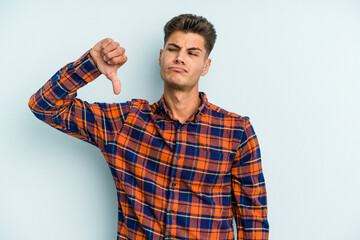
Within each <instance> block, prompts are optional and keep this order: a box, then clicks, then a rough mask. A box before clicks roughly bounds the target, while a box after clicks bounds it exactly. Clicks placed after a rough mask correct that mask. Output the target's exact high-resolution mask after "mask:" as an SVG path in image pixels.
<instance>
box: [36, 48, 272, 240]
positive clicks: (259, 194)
mask: <svg viewBox="0 0 360 240" xmlns="http://www.w3.org/2000/svg"><path fill="white" fill-rule="evenodd" d="M99 75H100V72H99V71H98V70H97V69H96V67H95V66H94V65H93V64H92V63H91V61H90V60H89V52H87V53H86V54H84V55H83V56H82V57H81V58H80V59H78V60H77V61H75V62H72V63H69V64H67V65H66V66H65V67H63V68H62V69H60V70H59V71H58V72H57V73H56V74H55V75H54V76H53V77H52V78H51V79H50V80H49V81H48V82H46V83H45V85H44V86H43V87H42V88H41V89H40V90H39V91H38V92H36V93H35V94H34V95H33V96H32V97H31V98H30V101H29V106H30V108H31V110H32V112H33V113H34V114H35V116H36V117H37V118H39V119H40V120H42V121H44V122H46V123H47V124H49V125H51V126H53V127H55V128H57V129H59V130H60V131H63V132H65V133H67V134H69V135H71V136H74V137H77V138H79V139H82V140H84V141H86V142H89V143H91V144H93V145H95V146H97V147H98V148H99V149H100V150H101V152H102V153H103V155H104V157H105V159H106V161H107V163H108V165H109V167H110V170H111V173H112V176H113V178H114V182H115V185H116V189H117V196H118V204H119V205H118V206H119V207H118V209H119V211H118V234H117V236H118V237H117V239H149V240H150V239H154V240H158V239H159V240H160V239H211V240H214V239H220V240H225V239H234V230H233V224H232V220H233V217H235V220H236V224H237V236H238V237H237V238H238V239H248V240H250V239H252V240H254V239H258V240H260V239H262V240H264V239H268V221H267V205H266V204H267V203H266V189H265V182H264V177H263V172H262V167H261V157H260V150H259V145H258V141H257V137H256V135H255V133H254V129H253V127H252V125H251V124H250V122H249V118H247V117H241V116H239V115H236V114H233V113H229V112H227V111H225V110H223V109H221V108H219V107H217V106H215V105H213V104H211V103H209V102H208V101H207V98H206V96H205V94H204V93H200V95H199V96H200V98H201V100H202V103H201V106H200V107H199V109H198V110H197V111H196V112H195V113H194V114H193V115H192V116H190V118H189V119H188V120H187V121H186V122H185V123H183V124H182V123H180V122H179V121H178V120H176V119H174V117H173V115H172V113H171V111H170V110H169V109H168V108H167V106H166V105H165V102H164V98H163V97H162V98H161V99H160V100H159V101H158V102H156V103H154V104H151V105H150V104H149V103H148V102H147V101H145V100H132V101H128V102H126V103H121V104H120V103H114V104H106V103H93V104H89V103H87V102H85V101H82V100H80V99H78V98H76V95H77V93H76V91H77V90H78V89H79V88H80V87H82V86H84V85H86V84H87V83H89V82H91V81H93V80H94V79H95V78H97V77H98V76H99ZM235 231H236V230H235Z"/></svg>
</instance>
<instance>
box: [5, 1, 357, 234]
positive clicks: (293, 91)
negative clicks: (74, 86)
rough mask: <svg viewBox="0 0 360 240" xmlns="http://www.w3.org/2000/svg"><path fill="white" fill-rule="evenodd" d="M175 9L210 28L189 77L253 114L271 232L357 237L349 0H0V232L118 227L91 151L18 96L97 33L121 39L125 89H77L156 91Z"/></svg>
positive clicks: (353, 6) (85, 95) (128, 94)
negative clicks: (203, 70)
mask: <svg viewBox="0 0 360 240" xmlns="http://www.w3.org/2000/svg"><path fill="white" fill-rule="evenodd" d="M181 13H195V14H198V15H203V16H205V17H207V18H208V19H209V20H210V21H211V22H212V23H213V24H214V25H215V27H216V30H217V33H218V40H217V43H216V45H215V48H214V50H213V52H212V54H211V55H210V57H211V58H212V65H211V68H210V71H209V73H208V75H206V76H205V77H203V78H202V79H201V80H200V89H201V90H202V91H205V92H206V93H207V95H208V99H209V101H211V102H213V103H215V104H217V105H219V106H221V107H223V108H225V109H227V110H229V111H232V112H236V113H238V114H241V115H246V116H249V117H250V118H251V122H252V124H253V125H254V128H255V131H256V133H257V135H258V137H259V141H260V146H261V150H262V157H263V168H264V173H265V179H266V184H267V189H268V203H269V221H270V239H273V240H289V239H291V240H304V239H316V240H322V239H324V240H325V239H326V240H338V239H342V240H353V239H358V238H359V235H360V227H359V226H360V220H359V215H360V208H359V205H358V199H359V197H360V194H359V187H358V183H359V180H360V179H359V177H358V176H359V173H358V172H359V167H360V161H359V160H360V159H359V154H358V151H357V149H358V147H359V143H360V140H359V136H360V127H359V122H360V110H359V103H360V101H359V100H360V97H359V90H360V45H359V43H360V31H359V30H360V2H359V1H356V0H353V1H351V0H328V1H325V0H323V1H321V0H311V1H310V0H305V1H289V0H287V1H285V0H283V1H282V0H273V1H265V0H257V1H244V0H240V1H235V0H232V1H223V2H220V1H211V0H207V1H202V0H201V1H190V0H183V1H165V0H158V1H156V0H154V1H145V0H142V1H131V2H130V1H91V0H89V1H69V0H66V1H57V2H55V1H54V2H51V1H45V0H39V1H19V0H14V1H6V2H5V1H2V2H1V3H0V48H1V52H0V81H1V88H0V104H1V105H0V106H1V118H0V133H1V139H0V146H1V151H0V239H1V240H18V239H28V240H48V239H52V240H58V239H59V240H60V239H76V240H82V239H84V240H85V239H86V240H98V239H109V240H112V239H116V221H117V219H116V218H117V202H116V192H115V187H114V184H113V181H112V178H111V174H110V170H109V169H108V167H107V165H106V163H105V161H104V159H103V157H102V155H101V153H100V151H99V150H97V149H96V148H95V147H93V146H91V145H89V144H87V143H84V142H81V141H79V140H77V139H75V138H72V137H70V136H67V135H65V134H62V133H60V132H59V131H56V130H54V129H51V128H50V127H49V126H47V125H45V124H43V123H41V122H40V121H38V120H37V119H36V118H35V117H34V116H33V115H32V114H31V112H30V110H29V109H28V107H27V103H28V100H29V98H30V96H31V95H32V94H33V93H34V92H35V91H37V90H38V89H39V88H40V87H41V86H42V84H44V83H45V81H47V80H48V79H49V78H50V77H51V76H52V75H53V74H54V73H55V72H56V71H57V70H58V69H59V68H61V67H62V66H64V65H65V64H66V63H68V62H71V61H74V60H76V59H77V58H78V57H80V56H81V55H82V54H83V53H84V52H85V51H87V50H88V49H90V48H91V47H92V46H93V45H94V44H95V43H96V42H98V41H99V40H101V39H103V38H105V37H111V38H113V39H115V40H116V41H118V42H120V44H121V45H122V46H124V47H125V48H126V50H127V52H126V53H127V56H128V59H129V60H128V62H127V63H126V65H124V66H123V67H122V68H121V69H120V71H119V73H118V75H119V78H120V79H121V81H122V93H121V94H120V95H119V96H115V95H114V94H113V93H112V87H111V83H110V82H109V81H108V80H107V79H106V78H105V77H103V76H101V77H100V78H99V79H98V80H96V81H95V82H93V83H91V84H89V85H88V86H86V87H85V88H82V89H81V90H80V91H79V97H80V98H82V99H84V100H87V101H89V102H93V101H100V102H101V101H104V102H124V101H127V100H129V99H132V98H144V99H148V100H149V101H150V102H154V101H157V100H158V99H159V98H160V96H161V94H162V90H163V89H162V80H161V79H160V77H159V67H158V55H159V51H160V49H161V48H162V46H163V33H162V27H163V26H164V24H165V23H166V22H167V21H168V20H169V19H171V18H172V17H174V16H175V15H178V14H181Z"/></svg>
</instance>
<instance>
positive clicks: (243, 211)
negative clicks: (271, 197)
mask: <svg viewBox="0 0 360 240" xmlns="http://www.w3.org/2000/svg"><path fill="white" fill-rule="evenodd" d="M231 175H232V180H231V184H232V206H233V212H234V217H235V221H236V225H237V239H238V240H240V239H241V240H255V239H256V240H267V239H268V235H269V223H268V221H267V200H266V188H265V180H264V176H263V171H262V166H261V156H260V148H259V143H258V140H257V137H256V134H255V132H254V129H253V127H252V125H251V123H250V121H249V118H246V121H245V125H244V132H243V133H242V137H241V142H240V146H239V148H238V151H237V154H236V155H235V158H234V161H233V165H232V170H231Z"/></svg>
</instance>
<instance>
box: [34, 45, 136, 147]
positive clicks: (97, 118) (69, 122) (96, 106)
mask: <svg viewBox="0 0 360 240" xmlns="http://www.w3.org/2000/svg"><path fill="white" fill-rule="evenodd" d="M100 74H101V73H100V72H99V71H98V70H97V69H96V67H95V66H94V65H93V64H92V63H91V61H90V59H89V51H88V52H86V53H85V54H84V55H83V56H82V57H80V58H79V59H78V60H76V61H75V62H71V63H69V64H67V65H65V66H64V67H63V68H61V69H60V70H59V71H58V72H57V73H55V75H54V76H53V77H52V78H51V79H50V80H48V81H47V82H46V83H45V85H44V86H43V87H42V88H40V89H39V90H38V91H37V92H36V93H35V94H34V95H32V96H31V98H30V100H29V107H30V109H31V111H32V112H33V113H34V115H35V116H36V117H37V118H38V119H40V120H42V121H44V122H45V123H47V124H49V125H50V126H52V127H55V128H56V129H58V130H60V131H62V132H65V133H67V134H69V135H71V136H74V137H76V138H79V139H82V140H84V141H86V142H89V143H91V144H93V145H96V146H98V147H100V148H102V147H104V144H106V143H107V141H110V140H111V138H112V137H113V136H114V134H115V132H117V131H118V130H119V128H120V127H121V126H122V124H123V123H124V120H125V117H126V114H127V113H128V111H129V103H123V104H104V103H93V104H89V103H87V102H86V101H82V100H80V99H78V98H76V96H77V90H78V89H79V88H80V87H83V86H85V85H86V84H87V83H89V82H91V81H93V80H94V79H96V78H97V77H98V76H100Z"/></svg>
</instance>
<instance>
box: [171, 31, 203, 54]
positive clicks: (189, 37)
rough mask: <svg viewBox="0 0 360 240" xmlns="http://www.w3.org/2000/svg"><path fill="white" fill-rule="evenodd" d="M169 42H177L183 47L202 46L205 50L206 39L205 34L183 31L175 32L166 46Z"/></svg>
mask: <svg viewBox="0 0 360 240" xmlns="http://www.w3.org/2000/svg"><path fill="white" fill-rule="evenodd" d="M168 44H176V45H178V46H179V47H181V48H186V49H188V48H194V47H195V48H200V49H202V50H205V39H204V37H203V36H201V35H200V34H197V33H191V32H188V33H185V32H182V31H176V32H173V33H172V34H171V35H170V37H169V39H168V41H167V42H166V44H165V46H167V45H168Z"/></svg>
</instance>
